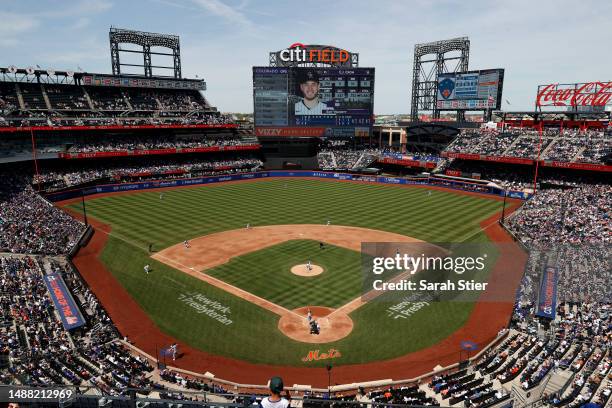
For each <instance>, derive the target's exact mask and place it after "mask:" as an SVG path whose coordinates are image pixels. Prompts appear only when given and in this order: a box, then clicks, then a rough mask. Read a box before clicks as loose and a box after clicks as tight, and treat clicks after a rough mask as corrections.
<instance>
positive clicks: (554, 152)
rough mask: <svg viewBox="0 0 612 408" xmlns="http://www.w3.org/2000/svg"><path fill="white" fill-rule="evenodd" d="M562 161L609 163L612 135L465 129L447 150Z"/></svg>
mask: <svg viewBox="0 0 612 408" xmlns="http://www.w3.org/2000/svg"><path fill="white" fill-rule="evenodd" d="M538 148H539V150H540V158H541V159H542V160H556V161H561V162H586V163H605V162H607V161H609V160H610V155H611V154H612V138H610V137H609V135H606V134H605V132H604V131H596V130H587V131H578V130H573V129H565V130H560V129H547V130H544V131H543V134H542V144H541V146H540V136H539V132H538V131H536V130H532V129H509V130H506V131H503V132H498V131H497V130H491V129H479V130H464V131H462V132H461V134H460V135H459V136H457V138H456V139H455V140H453V142H452V143H450V144H449V146H448V147H447V148H446V149H445V152H447V153H471V154H481V155H487V156H499V157H518V158H527V159H535V158H537V155H538Z"/></svg>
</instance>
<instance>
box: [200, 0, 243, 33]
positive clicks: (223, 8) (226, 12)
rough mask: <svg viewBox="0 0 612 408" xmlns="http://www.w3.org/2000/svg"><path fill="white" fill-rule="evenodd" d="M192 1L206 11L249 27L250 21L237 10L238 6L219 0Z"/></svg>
mask: <svg viewBox="0 0 612 408" xmlns="http://www.w3.org/2000/svg"><path fill="white" fill-rule="evenodd" d="M193 2H194V3H195V4H196V5H198V6H199V7H201V8H202V9H204V10H205V11H207V12H208V13H210V14H212V15H214V16H217V17H221V18H223V19H225V20H227V22H229V23H236V24H239V25H241V26H242V27H251V26H252V23H251V21H250V20H249V19H248V18H247V17H246V16H245V15H244V14H243V13H242V12H240V11H239V8H238V7H237V8H234V7H231V6H229V5H227V4H225V3H223V2H222V1H220V0H193Z"/></svg>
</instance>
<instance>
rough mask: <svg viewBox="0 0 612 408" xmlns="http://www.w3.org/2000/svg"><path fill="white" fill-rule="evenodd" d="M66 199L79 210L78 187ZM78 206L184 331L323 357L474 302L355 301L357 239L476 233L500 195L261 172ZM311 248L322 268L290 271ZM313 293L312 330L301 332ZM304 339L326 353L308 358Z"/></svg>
mask: <svg viewBox="0 0 612 408" xmlns="http://www.w3.org/2000/svg"><path fill="white" fill-rule="evenodd" d="M67 207H68V208H69V209H70V210H72V211H74V212H81V211H82V207H81V203H80V201H78V202H73V203H70V204H67ZM86 209H87V215H88V217H90V219H94V220H95V221H97V222H99V223H103V224H105V225H106V226H107V227H108V228H105V230H104V231H102V230H100V229H99V230H98V232H97V234H105V235H106V239H105V245H104V248H103V250H102V252H101V253H100V254H99V255H97V256H98V258H99V260H100V261H101V262H102V263H103V264H104V266H105V268H106V269H107V270H108V271H109V272H110V273H111V274H112V276H113V277H114V278H115V279H116V281H118V282H119V283H120V285H121V286H122V287H123V288H124V289H125V290H126V291H127V293H128V294H129V296H130V297H131V298H132V299H134V300H135V301H136V303H137V304H138V305H139V307H140V308H141V309H142V310H143V311H144V312H145V313H146V315H147V316H148V317H149V318H150V319H151V320H152V321H153V323H154V324H155V325H156V326H157V327H158V328H159V329H160V330H161V331H162V332H163V333H165V334H166V335H168V336H170V337H172V338H174V339H176V341H178V342H179V344H180V345H183V346H185V347H189V348H190V349H195V350H202V351H205V352H206V353H209V354H212V355H218V356H223V357H228V358H231V359H238V360H242V361H247V362H250V363H257V364H273V365H281V366H293V367H322V366H324V365H325V364H327V363H328V362H329V361H328V360H329V359H331V358H333V364H334V365H335V366H340V365H347V364H358V363H368V362H373V361H381V360H387V359H392V358H396V357H399V356H404V355H406V354H409V353H412V352H415V351H418V350H422V349H426V348H428V347H430V346H432V345H434V344H436V343H439V342H441V341H442V340H443V339H445V338H447V337H448V336H449V335H451V333H453V332H455V331H457V330H458V329H459V328H460V327H462V326H463V325H464V324H465V323H466V321H467V320H468V318H469V317H470V314H471V312H472V310H473V308H474V303H473V302H429V303H428V304H427V305H424V306H422V307H420V308H419V309H418V310H413V311H412V312H411V313H409V314H407V315H405V316H398V315H397V314H394V313H393V312H392V310H391V309H390V307H392V306H393V302H391V301H384V299H383V300H382V301H372V302H364V301H361V300H360V296H361V294H362V279H363V277H362V272H361V266H360V262H361V256H360V253H359V244H360V243H361V242H362V241H368V240H371V241H376V240H386V241H390V242H400V241H401V242H411V243H420V242H423V243H424V244H425V243H427V242H485V241H487V240H488V239H489V238H488V237H487V235H486V234H485V233H484V232H483V228H486V227H487V226H486V225H485V226H483V222H486V221H485V220H487V219H491V217H492V216H494V215H495V214H496V213H498V212H499V211H500V209H501V203H500V201H498V200H493V199H490V198H487V197H484V196H478V195H466V194H458V193H456V192H453V191H451V190H442V189H425V188H419V187H405V186H402V187H399V186H384V185H374V184H359V183H346V182H335V181H324V180H314V179H269V180H261V181H252V182H250V181H249V182H238V183H219V184H215V185H209V186H203V187H191V188H180V189H171V190H165V191H163V192H160V191H144V192H136V193H130V194H117V195H108V196H102V197H93V198H91V199H89V200H87V206H86ZM493 222H494V221H493ZM247 224H249V228H246V226H247ZM327 224H329V225H327ZM185 240H188V241H189V243H188V245H185V244H184V241H185ZM321 242H323V243H324V247H323V248H321V245H320V243H321ZM150 245H152V249H153V251H152V252H151V253H150V252H149V246H150ZM308 261H310V262H311V263H312V264H313V265H316V266H317V267H318V270H319V272H321V273H320V274H317V275H316V276H315V275H314V274H313V276H309V275H308V271H307V270H306V272H305V274H301V275H300V274H295V273H292V268H293V267H294V266H298V265H304V264H306V263H307V262H308ZM147 264H148V265H150V273H148V274H147V273H145V271H144V270H143V268H144V266H145V265H147ZM304 275H306V276H304ZM395 303H397V302H395ZM309 307H310V308H311V311H312V313H313V314H314V315H315V317H316V318H317V319H318V320H319V321H320V322H321V334H320V335H319V336H317V335H312V334H310V333H308V328H307V327H308V326H307V324H306V323H305V321H306V320H305V314H306V313H307V309H308V308H309ZM398 317H399V318H398ZM290 332H292V333H290ZM296 333H297V334H296ZM158 346H159V348H162V347H165V346H167V345H166V344H159V345H157V344H156V348H157V347H158ZM330 349H333V350H335V354H334V355H333V356H332V355H329V354H330V353H328V351H329V350H330ZM313 350H320V352H321V353H323V352H325V353H328V355H326V356H324V357H328V358H327V359H326V358H318V359H317V358H312V357H313V355H312V354H310V356H311V358H307V357H308V355H309V353H311V352H312V351H313ZM331 354H333V353H331ZM319 357H321V356H320V355H319Z"/></svg>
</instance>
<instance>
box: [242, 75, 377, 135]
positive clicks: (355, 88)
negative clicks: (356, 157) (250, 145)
mask: <svg viewBox="0 0 612 408" xmlns="http://www.w3.org/2000/svg"><path fill="white" fill-rule="evenodd" d="M253 101H254V120H255V131H256V134H257V135H260V136H263V135H286V136H300V135H302V136H328V137H353V136H369V135H370V134H371V129H372V125H373V122H374V120H373V114H374V109H373V105H374V68H321V67H253Z"/></svg>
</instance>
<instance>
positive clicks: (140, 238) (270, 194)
mask: <svg viewBox="0 0 612 408" xmlns="http://www.w3.org/2000/svg"><path fill="white" fill-rule="evenodd" d="M428 191H431V190H425V189H422V188H410V187H395V186H384V185H371V184H355V183H343V182H332V181H319V180H299V179H290V180H264V181H255V182H247V183H238V184H233V183H227V184H215V185H210V186H206V187H194V188H184V189H177V190H169V191H165V192H164V196H163V197H164V198H163V200H160V199H159V192H156V191H146V192H142V193H139V194H130V195H120V196H114V197H113V196H110V197H103V198H99V199H93V200H89V201H88V203H87V213H88V214H90V215H92V216H93V217H96V218H97V219H98V220H101V221H103V222H106V223H108V224H111V225H112V227H113V234H114V235H116V236H120V237H122V238H124V239H126V240H128V241H131V242H133V243H135V244H137V245H138V246H141V247H142V248H146V247H147V246H148V244H149V243H150V242H153V243H154V244H155V248H156V249H162V248H166V247H168V246H170V245H173V244H176V243H179V242H182V241H183V240H185V239H190V238H195V237H199V236H202V235H207V234H210V233H213V232H218V231H226V230H231V229H236V228H244V226H245V225H246V224H247V223H250V224H251V226H257V225H274V224H324V223H325V222H326V221H327V220H331V222H332V223H333V224H335V225H349V226H358V227H365V228H372V229H380V230H383V231H390V232H395V233H398V234H403V235H407V236H411V237H415V238H417V239H421V240H423V241H428V242H457V241H463V240H465V239H466V238H467V237H468V236H470V235H471V234H474V233H476V232H477V231H479V229H480V227H479V225H478V223H479V222H480V221H481V220H482V219H483V218H486V217H487V216H490V215H492V214H493V213H494V212H496V211H499V210H500V208H501V204H500V203H499V202H498V201H493V200H487V199H483V198H479V197H473V196H466V195H460V194H455V193H452V192H447V191H439V190H433V191H431V195H429V194H428ZM71 207H72V208H73V209H75V210H76V211H80V210H81V205H80V203H75V204H73V205H71Z"/></svg>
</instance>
